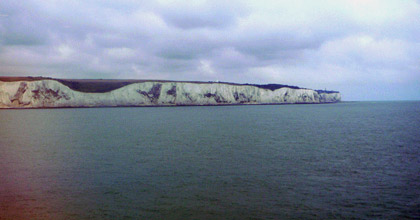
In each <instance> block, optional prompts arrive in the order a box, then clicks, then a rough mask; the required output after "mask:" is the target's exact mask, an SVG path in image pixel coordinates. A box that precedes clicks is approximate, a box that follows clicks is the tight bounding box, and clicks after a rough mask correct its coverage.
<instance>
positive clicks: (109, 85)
mask: <svg viewBox="0 0 420 220" xmlns="http://www.w3.org/2000/svg"><path fill="white" fill-rule="evenodd" d="M37 80H56V81H58V82H60V83H62V84H64V85H66V86H68V87H69V88H71V89H73V90H76V91H79V92H90V93H104V92H110V91H112V90H115V89H119V88H121V87H124V86H126V85H130V84H132V83H139V82H184V83H197V84H213V83H222V84H228V85H235V86H255V87H258V88H262V89H269V90H271V91H274V90H276V89H281V88H291V89H303V88H300V87H298V86H289V85H283V84H264V85H261V84H248V83H247V84H238V83H230V82H212V81H210V82H196V81H171V80H135V79H131V80H130V79H129V80H118V79H55V78H50V77H41V76H37V77H31V76H27V77H5V76H0V81H3V82H14V81H37ZM315 91H316V92H318V93H338V92H337V91H328V90H315Z"/></svg>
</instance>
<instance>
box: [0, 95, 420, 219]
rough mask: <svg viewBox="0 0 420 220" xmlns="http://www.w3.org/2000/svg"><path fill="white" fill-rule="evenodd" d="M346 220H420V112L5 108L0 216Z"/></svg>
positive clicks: (348, 105) (379, 106) (353, 107)
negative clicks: (349, 219)
mask: <svg viewBox="0 0 420 220" xmlns="http://www.w3.org/2000/svg"><path fill="white" fill-rule="evenodd" d="M343 218H356V219H419V218H420V102H418V101H417V102H409V101H407V102H343V103H338V104H322V105H257V106H213V107H212V106H204V107H144V108H80V109H32V110H0V219H343Z"/></svg>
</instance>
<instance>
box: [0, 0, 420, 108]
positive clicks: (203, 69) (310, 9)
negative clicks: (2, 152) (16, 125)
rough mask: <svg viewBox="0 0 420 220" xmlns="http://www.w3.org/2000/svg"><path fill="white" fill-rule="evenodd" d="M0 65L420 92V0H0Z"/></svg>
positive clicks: (15, 70)
mask: <svg viewBox="0 0 420 220" xmlns="http://www.w3.org/2000/svg"><path fill="white" fill-rule="evenodd" d="M0 75H2V76H49V77H59V78H113V79H127V78H129V79H169V80H198V81H210V80H211V81H214V80H219V81H228V82H237V83H280V84H288V85H296V86H300V87H306V88H313V89H325V88H326V89H330V90H339V91H340V92H341V93H342V96H343V100H346V101H350V100H407V99H408V100H410V99H420V0H395V1H393V0H389V1H387V0H348V1H345V0H342V1H340V0H331V1H326V0H325V1H324V0H319V1H312V0H306V1H305V0H289V1H283V0H273V1H264V0H255V1H254V0H249V1H247V0H244V1H232V0H230V1H226V0H221V1H218V0H212V1H168V0H163V1H160V0H158V1H151V0H147V1H140V0H113V1H102V0H80V1H76V0H72V1H67V0H66V1H64V0H63V1H60V0H32V1H31V0H19V1H17V0H2V1H0Z"/></svg>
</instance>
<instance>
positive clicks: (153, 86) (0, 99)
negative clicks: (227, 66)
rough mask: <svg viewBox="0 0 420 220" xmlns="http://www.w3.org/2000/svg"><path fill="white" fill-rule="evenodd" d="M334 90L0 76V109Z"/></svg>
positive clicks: (258, 100) (324, 95)
mask: <svg viewBox="0 0 420 220" xmlns="http://www.w3.org/2000/svg"><path fill="white" fill-rule="evenodd" d="M339 101H341V94H340V93H339V92H336V91H322V90H316V91H315V90H312V89H303V88H299V87H295V86H286V85H279V84H268V85H251V84H233V83H219V82H178V81H159V80H156V81H149V80H143V81H142V80H125V81H124V80H64V79H51V78H42V77H40V78H32V77H21V78H17V77H15V78H11V77H9V78H6V77H2V78H0V108H52V107H104V106H179V105H235V104H286V103H288V104H294V103H295V104H296V103H334V102H339Z"/></svg>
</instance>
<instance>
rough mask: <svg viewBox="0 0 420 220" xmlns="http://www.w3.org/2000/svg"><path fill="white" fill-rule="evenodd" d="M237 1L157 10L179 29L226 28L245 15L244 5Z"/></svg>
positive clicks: (208, 2) (209, 2)
mask: <svg viewBox="0 0 420 220" xmlns="http://www.w3.org/2000/svg"><path fill="white" fill-rule="evenodd" d="M238 3H239V2H237V1H230V2H226V1H206V2H205V3H204V4H202V5H198V6H197V5H193V4H192V3H191V2H188V3H186V4H180V5H177V4H171V5H167V6H163V7H161V8H160V9H159V12H160V14H161V16H162V18H163V19H164V20H165V22H167V23H168V24H170V25H173V26H175V27H177V28H181V29H196V28H215V29H220V28H227V27H229V26H232V25H234V24H235V23H236V21H237V19H238V17H240V16H244V15H246V14H247V13H246V12H247V10H246V8H245V7H244V5H241V4H238Z"/></svg>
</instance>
